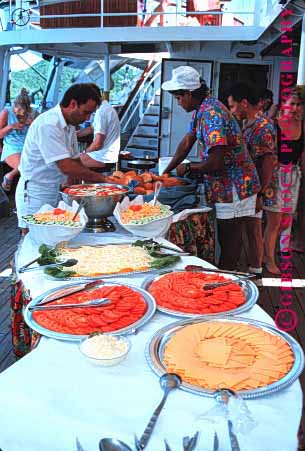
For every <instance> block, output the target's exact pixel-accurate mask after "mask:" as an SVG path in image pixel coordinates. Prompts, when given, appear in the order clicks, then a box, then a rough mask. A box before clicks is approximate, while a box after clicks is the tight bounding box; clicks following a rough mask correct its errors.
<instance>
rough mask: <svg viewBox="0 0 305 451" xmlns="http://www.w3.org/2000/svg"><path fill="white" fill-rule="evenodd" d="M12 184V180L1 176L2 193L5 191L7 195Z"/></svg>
mask: <svg viewBox="0 0 305 451" xmlns="http://www.w3.org/2000/svg"><path fill="white" fill-rule="evenodd" d="M12 183H13V180H10V179H9V178H8V177H6V175H4V176H3V180H2V183H1V186H2V188H3V189H4V191H6V192H7V193H8V192H9V191H10V190H11V188H12Z"/></svg>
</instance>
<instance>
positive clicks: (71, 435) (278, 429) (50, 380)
mask: <svg viewBox="0 0 305 451" xmlns="http://www.w3.org/2000/svg"><path fill="white" fill-rule="evenodd" d="M109 237H110V238H111V240H113V238H114V237H115V234H114V235H110V234H109V235H108V234H107V238H109ZM105 238H106V235H102V237H101V238H100V237H96V236H92V235H90V240H91V242H92V240H93V241H94V240H96V241H101V239H102V240H104V241H105ZM82 240H83V241H85V242H86V241H87V242H88V235H84V236H82ZM123 240H124V238H123ZM125 240H126V237H125ZM36 253H37V249H36V248H35V247H33V246H32V245H31V243H30V241H29V240H28V239H26V240H25V242H24V243H23V246H22V248H21V250H20V251H19V257H18V261H19V264H20V265H22V264H24V263H26V262H28V261H30V260H31V259H32V258H34V257H35V255H36ZM191 263H192V264H196V263H197V264H198V263H201V264H202V263H203V262H202V261H201V260H199V259H197V258H195V257H185V258H184V259H183V263H180V264H179V265H178V267H182V266H184V265H185V264H191ZM206 265H207V266H209V265H208V264H206ZM22 279H23V281H24V283H25V285H26V286H27V287H28V288H30V290H31V293H32V295H33V296H36V295H39V294H40V293H42V292H44V291H46V290H47V289H50V288H52V287H53V286H58V285H60V283H59V282H50V281H48V280H46V279H45V278H44V277H43V276H42V275H41V273H39V274H38V273H28V274H24V275H23V276H22ZM119 279H120V280H121V281H124V280H125V281H126V280H128V282H129V283H133V284H136V285H139V284H140V283H141V280H142V279H141V278H139V277H132V278H128V279H124V278H119ZM61 283H62V282H61ZM65 283H67V282H65ZM241 316H243V317H246V318H252V319H257V320H261V321H265V322H268V323H272V320H271V318H270V317H269V316H268V315H267V314H266V313H265V312H264V311H263V310H262V309H261V308H260V307H258V306H255V307H254V308H253V309H252V310H251V311H250V312H247V313H245V314H244V315H241ZM173 321H175V319H174V318H173V317H169V316H166V315H163V314H159V313H157V314H156V315H155V316H154V318H153V319H152V320H151V321H150V323H149V324H147V325H146V326H145V327H143V328H142V329H140V331H139V333H138V334H137V335H135V336H131V341H132V348H131V351H130V354H129V355H128V357H127V359H126V360H125V361H124V362H123V363H122V364H120V365H119V366H116V367H109V368H103V367H96V366H93V365H91V364H90V363H89V362H88V361H86V360H85V359H84V358H83V356H82V355H81V354H80V352H79V350H78V345H77V343H72V342H64V341H58V340H54V339H51V338H43V339H42V340H41V342H40V344H39V346H38V347H37V348H36V349H34V350H33V351H32V352H31V353H29V354H28V355H27V356H25V357H24V358H22V359H21V360H20V361H18V362H17V363H15V364H14V365H13V366H11V367H10V368H8V369H7V370H6V371H5V372H4V373H2V374H1V375H0V400H1V401H0V425H1V426H0V448H2V449H3V451H70V450H71V451H72V450H73V451H74V450H76V449H77V448H76V437H78V439H79V441H80V443H81V445H82V447H83V449H84V450H85V451H98V442H99V440H100V438H102V437H115V438H118V439H120V440H123V441H125V442H126V443H128V444H129V446H131V447H132V448H133V443H134V441H133V436H134V434H135V433H137V435H138V437H139V436H140V435H141V434H142V432H143V430H144V428H145V426H146V424H147V422H148V420H149V417H150V415H151V413H152V411H153V409H154V408H155V407H156V405H157V403H158V402H159V400H160V398H161V396H162V392H161V390H160V388H159V381H158V377H157V376H156V375H155V374H154V373H153V372H152V371H151V369H150V367H149V366H148V364H147V362H146V359H145V353H144V351H145V345H146V343H147V342H148V341H149V340H150V338H151V337H152V335H153V334H154V332H156V331H157V330H158V329H160V328H161V327H162V326H164V325H166V324H168V323H170V322H173ZM247 404H248V407H249V409H250V411H251V413H252V414H253V417H254V419H255V420H256V422H257V426H256V428H255V429H253V430H252V431H251V432H250V433H249V434H247V435H243V434H238V440H239V443H240V447H241V451H295V450H296V448H297V430H298V425H299V421H300V417H301V409H302V392H301V388H300V384H299V382H298V381H296V382H295V383H294V384H292V385H291V386H290V387H289V388H287V389H285V390H282V391H281V392H279V393H277V394H274V395H272V396H268V397H264V398H260V399H255V400H248V401H247ZM213 406H215V401H214V400H213V399H210V398H206V397H201V396H197V395H193V394H190V393H187V392H184V391H182V390H177V391H176V392H173V393H172V394H170V395H169V398H168V401H167V404H166V406H165V408H164V411H163V412H162V414H161V417H160V419H159V421H158V423H157V426H156V429H155V431H154V434H153V437H152V438H151V440H150V442H149V444H148V446H147V448H146V449H147V451H163V450H164V449H165V447H164V442H163V439H164V438H166V439H167V440H168V442H169V444H170V445H171V448H172V450H173V451H180V450H181V449H182V438H183V436H185V435H190V434H193V433H194V432H195V431H196V430H197V429H198V428H199V425H200V423H199V422H198V418H199V417H200V416H201V415H203V414H204V413H205V412H207V411H208V410H209V409H211V408H212V407H213ZM201 425H202V423H201ZM215 429H217V433H218V436H219V439H220V451H230V445H229V438H228V433H227V426H226V424H225V422H221V421H220V422H218V423H217V424H216V425H215V424H208V423H206V424H205V425H204V427H202V430H201V435H200V440H199V443H198V445H197V447H196V450H198V451H211V450H212V449H213V436H214V431H215Z"/></svg>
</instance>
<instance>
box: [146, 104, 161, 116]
mask: <svg viewBox="0 0 305 451" xmlns="http://www.w3.org/2000/svg"><path fill="white" fill-rule="evenodd" d="M146 113H148V114H153V115H155V114H156V115H158V116H159V113H160V107H159V105H154V104H150V105H148V107H147V111H146Z"/></svg>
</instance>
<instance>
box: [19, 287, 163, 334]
mask: <svg viewBox="0 0 305 451" xmlns="http://www.w3.org/2000/svg"><path fill="white" fill-rule="evenodd" d="M83 285H84V284H80V283H78V284H69V285H65V286H63V287H60V288H55V289H52V290H49V291H48V292H47V293H45V294H42V295H40V296H38V297H37V298H35V299H33V300H32V301H31V302H30V303H29V304H28V306H27V307H26V309H25V312H24V318H25V321H26V323H27V324H28V325H29V326H30V327H31V328H32V329H34V330H35V331H37V332H39V333H40V334H41V335H45V336H47V337H52V338H56V339H61V340H81V339H83V338H85V337H86V336H88V335H89V334H91V333H93V332H104V333H111V334H114V335H122V334H125V333H130V332H132V331H136V330H138V329H139V328H140V327H142V326H143V325H144V324H146V323H147V322H148V321H149V320H150V319H151V317H152V316H153V315H154V313H155V310H156V303H155V300H154V299H153V297H152V296H151V295H150V294H149V293H147V292H146V291H145V290H143V289H141V288H138V287H135V286H132V285H124V284H120V283H115V282H104V281H101V284H100V285H99V284H98V285H97V286H96V287H94V289H91V290H90V291H87V292H85V291H82V292H79V293H74V294H73V293H71V294H70V295H68V296H66V294H69V292H71V291H74V289H75V288H77V287H82V286H83ZM60 295H62V296H63V295H65V296H64V297H63V298H59V299H57V300H55V301H51V300H52V298H55V297H58V296H60ZM100 298H107V299H109V300H110V302H109V303H108V304H107V305H100V306H96V307H82V308H78V307H73V308H67V309H57V310H39V311H35V310H34V311H31V310H30V307H32V306H35V305H37V304H39V305H43V304H45V303H47V305H48V306H49V305H53V304H54V305H64V304H72V303H73V304H82V303H84V302H88V301H90V300H91V299H100ZM50 301H51V302H50Z"/></svg>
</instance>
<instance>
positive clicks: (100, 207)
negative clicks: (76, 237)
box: [60, 183, 130, 232]
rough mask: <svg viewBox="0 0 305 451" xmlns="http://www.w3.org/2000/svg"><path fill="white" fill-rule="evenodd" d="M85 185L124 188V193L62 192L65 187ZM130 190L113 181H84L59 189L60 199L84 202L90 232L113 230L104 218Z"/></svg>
mask: <svg viewBox="0 0 305 451" xmlns="http://www.w3.org/2000/svg"><path fill="white" fill-rule="evenodd" d="M86 186H90V187H93V186H94V187H96V188H100V187H103V186H105V187H106V186H107V187H108V186H109V187H113V188H119V189H124V190H126V192H124V193H117V194H116V193H114V194H107V195H103V196H101V195H100V196H98V195H96V194H95V193H94V192H93V193H92V192H91V193H90V194H88V195H87V196H86V195H85V196H84V195H77V194H68V193H66V192H64V191H65V190H67V189H77V188H80V189H84V188H85V187H86ZM129 191H130V189H129V187H128V186H125V185H119V184H114V183H86V184H84V185H70V186H67V187H65V188H63V189H61V191H60V193H61V196H62V199H63V200H64V201H65V202H66V203H67V204H68V205H72V202H73V200H76V202H78V203H80V201H81V200H83V201H84V202H85V204H84V209H85V213H86V215H87V216H88V224H87V231H92V232H105V231H112V230H114V226H113V224H112V223H111V222H110V221H108V220H107V219H106V218H107V217H109V216H112V214H113V210H114V209H115V206H116V204H117V203H118V202H120V201H121V200H122V198H123V197H124V196H125V195H126V194H127V193H128V192H129Z"/></svg>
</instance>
